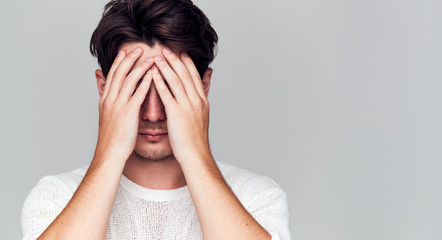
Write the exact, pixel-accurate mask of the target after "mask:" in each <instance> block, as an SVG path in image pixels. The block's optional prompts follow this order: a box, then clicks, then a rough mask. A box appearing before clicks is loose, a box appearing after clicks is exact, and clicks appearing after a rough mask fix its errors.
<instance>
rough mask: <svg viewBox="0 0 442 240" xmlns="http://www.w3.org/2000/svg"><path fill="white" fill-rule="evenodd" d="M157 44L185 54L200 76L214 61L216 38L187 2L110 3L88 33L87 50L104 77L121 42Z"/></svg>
mask: <svg viewBox="0 0 442 240" xmlns="http://www.w3.org/2000/svg"><path fill="white" fill-rule="evenodd" d="M128 42H142V43H146V44H147V45H149V46H150V47H153V46H154V45H155V44H157V43H159V44H161V45H164V46H167V47H169V48H170V49H171V50H172V51H174V52H177V53H178V52H187V53H188V54H189V56H190V57H191V58H192V60H193V62H194V63H195V66H196V68H197V69H198V72H199V74H200V76H201V77H203V74H204V72H205V71H206V70H207V69H208V68H209V64H210V63H211V62H212V61H213V59H214V58H215V47H216V44H217V42H218V36H217V34H216V32H215V30H214V29H213V28H212V26H211V25H210V21H209V19H207V17H206V15H204V13H203V12H202V11H201V10H200V9H199V8H198V7H196V6H195V5H193V3H192V1H190V0H112V1H110V2H109V3H108V4H106V6H105V7H104V12H103V16H102V18H101V20H100V23H99V24H98V26H97V28H96V29H95V31H94V32H93V34H92V37H91V42H90V51H91V53H92V55H93V56H96V57H97V60H98V64H99V65H100V67H101V70H102V71H103V74H104V76H107V74H108V72H109V70H110V67H111V65H112V63H113V60H114V59H115V57H116V56H117V54H118V50H119V48H120V47H121V45H123V44H124V43H128Z"/></svg>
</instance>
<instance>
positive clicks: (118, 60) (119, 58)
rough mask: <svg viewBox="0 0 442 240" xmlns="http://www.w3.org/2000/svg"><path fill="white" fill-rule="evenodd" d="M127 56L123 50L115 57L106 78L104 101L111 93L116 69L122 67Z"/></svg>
mask: <svg viewBox="0 0 442 240" xmlns="http://www.w3.org/2000/svg"><path fill="white" fill-rule="evenodd" d="M125 56H126V52H125V51H124V50H121V51H120V52H118V55H117V56H116V57H115V59H114V62H113V63H112V66H111V68H110V70H109V72H108V74H107V76H106V79H107V80H106V82H105V84H104V91H103V94H102V99H105V98H106V96H107V94H108V92H109V88H110V85H111V82H112V78H113V76H114V71H115V69H117V67H118V66H119V65H120V63H121V62H122V61H123V59H124V57H125Z"/></svg>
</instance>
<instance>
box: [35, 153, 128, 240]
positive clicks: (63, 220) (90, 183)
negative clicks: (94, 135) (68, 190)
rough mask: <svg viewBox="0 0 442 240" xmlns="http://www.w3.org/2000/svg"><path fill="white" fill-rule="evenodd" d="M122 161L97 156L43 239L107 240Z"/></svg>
mask: <svg viewBox="0 0 442 240" xmlns="http://www.w3.org/2000/svg"><path fill="white" fill-rule="evenodd" d="M119 162H120V163H119ZM119 162H118V161H111V159H105V157H104V156H102V155H101V156H100V154H97V153H96V155H95V156H94V159H93V161H92V163H91V165H90V167H89V169H88V171H87V172H86V175H85V176H84V178H83V180H82V182H81V183H80V185H79V187H78V188H77V190H76V192H75V193H74V195H73V196H72V199H71V200H70V201H69V203H68V204H67V205H66V207H65V208H64V209H63V211H62V212H61V213H60V214H59V215H58V217H57V218H56V219H55V220H54V221H53V222H52V224H51V225H50V226H49V227H48V228H47V229H46V230H45V231H44V232H43V234H42V235H41V236H40V237H39V239H104V238H105V235H106V230H107V226H108V221H109V217H110V214H111V211H112V206H113V203H114V200H115V196H116V192H117V190H118V186H119V181H120V178H121V173H122V171H123V167H124V163H121V162H122V161H119Z"/></svg>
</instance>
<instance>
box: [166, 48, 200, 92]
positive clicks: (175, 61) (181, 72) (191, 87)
mask: <svg viewBox="0 0 442 240" xmlns="http://www.w3.org/2000/svg"><path fill="white" fill-rule="evenodd" d="M163 56H164V57H165V58H166V60H167V62H168V63H169V66H170V67H171V68H172V69H173V71H174V72H175V74H176V75H177V76H178V78H179V79H181V83H182V84H183V86H184V89H185V90H186V93H187V95H188V96H189V97H195V96H199V95H198V92H197V91H196V88H195V84H194V82H193V80H192V76H191V75H190V73H189V71H188V70H187V67H186V66H185V65H184V64H183V62H181V60H180V59H179V58H178V57H177V55H176V54H175V53H174V52H172V51H171V50H170V49H169V48H163Z"/></svg>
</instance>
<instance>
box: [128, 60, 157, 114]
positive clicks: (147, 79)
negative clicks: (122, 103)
mask: <svg viewBox="0 0 442 240" xmlns="http://www.w3.org/2000/svg"><path fill="white" fill-rule="evenodd" d="M151 82H152V70H151V69H149V70H148V71H147V72H146V74H144V77H143V80H142V81H141V83H140V85H139V86H138V88H137V90H136V91H135V93H134V95H133V96H132V98H131V99H130V100H129V104H135V105H136V106H137V109H139V108H140V107H141V104H142V103H143V102H144V99H145V98H146V95H147V92H148V91H149V87H150V84H151Z"/></svg>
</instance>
